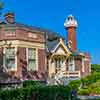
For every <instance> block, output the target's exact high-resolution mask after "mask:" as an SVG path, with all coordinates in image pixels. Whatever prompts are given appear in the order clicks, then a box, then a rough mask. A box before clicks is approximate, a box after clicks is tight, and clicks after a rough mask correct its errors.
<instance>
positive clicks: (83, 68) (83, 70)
mask: <svg viewBox="0 0 100 100" xmlns="http://www.w3.org/2000/svg"><path fill="white" fill-rule="evenodd" d="M82 72H85V66H84V58H82Z"/></svg>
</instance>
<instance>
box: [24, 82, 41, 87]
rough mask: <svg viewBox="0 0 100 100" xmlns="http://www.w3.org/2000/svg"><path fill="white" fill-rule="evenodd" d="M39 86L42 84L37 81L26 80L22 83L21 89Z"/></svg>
mask: <svg viewBox="0 0 100 100" xmlns="http://www.w3.org/2000/svg"><path fill="white" fill-rule="evenodd" d="M40 85H42V84H41V83H40V82H39V81H33V80H26V81H24V82H23V87H29V86H40Z"/></svg>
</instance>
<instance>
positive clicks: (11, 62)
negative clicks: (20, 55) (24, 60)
mask: <svg viewBox="0 0 100 100" xmlns="http://www.w3.org/2000/svg"><path fill="white" fill-rule="evenodd" d="M4 66H5V67H6V68H7V69H8V70H14V69H15V48H5V55H4Z"/></svg>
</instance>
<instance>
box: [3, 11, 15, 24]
mask: <svg viewBox="0 0 100 100" xmlns="http://www.w3.org/2000/svg"><path fill="white" fill-rule="evenodd" d="M4 17H5V20H6V22H7V23H9V24H13V23H14V13H12V12H8V13H6V14H5V15H4Z"/></svg>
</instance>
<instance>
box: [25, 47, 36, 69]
mask: <svg viewBox="0 0 100 100" xmlns="http://www.w3.org/2000/svg"><path fill="white" fill-rule="evenodd" d="M30 48H31V47H30ZM28 49H29V48H26V61H27V68H28ZM32 49H35V50H36V58H35V60H36V68H35V70H38V50H37V48H32ZM33 71H34V70H33Z"/></svg>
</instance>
